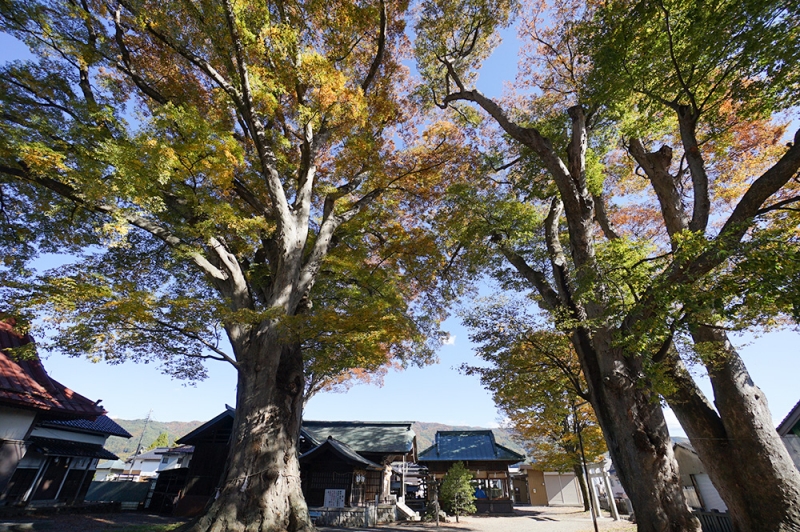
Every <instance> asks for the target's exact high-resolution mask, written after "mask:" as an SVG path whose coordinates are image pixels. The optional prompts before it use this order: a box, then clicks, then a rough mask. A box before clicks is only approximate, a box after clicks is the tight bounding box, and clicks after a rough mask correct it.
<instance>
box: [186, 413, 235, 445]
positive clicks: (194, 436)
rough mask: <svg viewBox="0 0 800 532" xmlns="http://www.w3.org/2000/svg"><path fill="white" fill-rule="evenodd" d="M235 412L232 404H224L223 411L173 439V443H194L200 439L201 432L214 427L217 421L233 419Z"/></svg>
mask: <svg viewBox="0 0 800 532" xmlns="http://www.w3.org/2000/svg"><path fill="white" fill-rule="evenodd" d="M235 413H236V410H235V409H234V408H233V407H232V406H228V405H225V411H223V412H222V413H221V414H219V415H218V416H217V417H215V418H214V419H210V420H208V421H206V422H205V423H203V424H202V425H200V426H199V427H197V428H196V429H194V430H193V431H192V432H190V433H189V434H186V435H185V436H182V437H180V438H178V439H177V440H175V443H190V444H196V443H198V442H199V441H200V439H202V437H203V434H204V433H205V432H206V431H207V430H209V429H212V428H214V425H216V424H217V423H220V422H222V421H225V420H228V419H233V417H234V414H235Z"/></svg>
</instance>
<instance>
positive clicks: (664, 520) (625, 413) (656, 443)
mask: <svg viewBox="0 0 800 532" xmlns="http://www.w3.org/2000/svg"><path fill="white" fill-rule="evenodd" d="M572 338H573V343H574V345H575V348H576V350H577V352H578V355H579V357H580V360H581V364H582V366H583V370H584V374H585V376H586V381H587V383H588V385H589V394H590V397H591V402H592V406H593V407H594V410H595V413H596V414H597V419H598V421H599V423H600V426H601V428H602V429H603V435H604V436H605V439H606V445H607V446H608V450H609V454H610V455H611V459H612V460H613V461H614V464H615V465H616V469H617V474H618V475H619V479H620V482H621V483H622V487H623V488H624V489H625V493H626V494H627V495H628V497H629V498H630V500H631V503H632V504H633V510H634V513H635V515H636V522H637V524H638V530H639V532H668V531H673V532H692V531H695V532H700V522H699V521H698V520H697V518H696V517H694V516H693V515H692V512H691V510H690V509H689V506H688V505H687V504H686V499H685V498H684V496H683V490H682V489H681V486H680V477H679V476H678V464H677V461H676V460H675V455H674V453H673V449H672V441H671V440H670V437H669V432H668V430H667V423H666V421H665V419H664V413H663V411H662V410H661V405H660V401H659V398H658V397H657V396H656V395H655V394H654V393H653V392H652V387H651V386H650V385H649V384H648V382H647V378H646V377H645V376H644V372H643V371H642V367H641V362H640V361H639V359H638V357H636V356H626V354H625V353H624V352H622V351H621V350H619V349H616V348H614V347H612V333H611V331H607V330H600V331H594V334H590V332H589V331H588V330H586V329H579V330H578V331H576V332H575V333H574V334H573V337H572Z"/></svg>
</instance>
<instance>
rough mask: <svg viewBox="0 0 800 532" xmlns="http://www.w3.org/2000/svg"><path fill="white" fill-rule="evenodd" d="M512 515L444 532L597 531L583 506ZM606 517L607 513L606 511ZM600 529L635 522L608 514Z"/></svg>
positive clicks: (400, 528)
mask: <svg viewBox="0 0 800 532" xmlns="http://www.w3.org/2000/svg"><path fill="white" fill-rule="evenodd" d="M514 514H515V515H513V516H510V515H502V516H491V517H489V516H468V517H461V518H459V522H458V523H456V522H451V523H440V527H439V528H440V530H441V532H461V531H463V532H532V531H535V532H594V525H593V524H592V517H591V514H589V512H583V511H581V509H580V508H566V507H556V506H517V507H516V508H514ZM604 514H605V515H606V516H607V515H608V513H607V512H604ZM597 528H598V530H601V531H615V532H634V531H635V530H636V525H634V524H632V523H630V522H628V521H626V520H625V519H624V518H623V519H622V520H621V521H614V520H613V519H611V518H609V517H601V518H599V519H598V522H597ZM320 530H322V531H325V532H333V531H336V532H339V531H341V532H344V531H349V532H355V531H354V529H351V528H350V529H348V528H329V527H322V528H320ZM372 530H374V531H375V532H436V525H435V524H432V523H399V524H396V525H392V526H388V525H387V526H381V527H378V528H376V529H372Z"/></svg>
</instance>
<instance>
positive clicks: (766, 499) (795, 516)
mask: <svg viewBox="0 0 800 532" xmlns="http://www.w3.org/2000/svg"><path fill="white" fill-rule="evenodd" d="M693 336H694V339H695V341H696V342H697V343H698V344H703V343H706V344H707V345H709V344H708V343H711V344H710V345H713V346H714V347H715V348H717V349H718V353H717V354H716V356H715V357H714V360H712V361H711V362H709V363H707V364H706V367H707V369H708V374H709V377H710V379H711V384H712V386H713V389H714V398H715V404H716V408H717V411H718V412H719V413H717V411H715V410H714V408H713V407H712V406H711V404H709V403H708V401H707V399H706V398H705V396H703V394H702V392H700V391H699V389H697V387H696V384H695V383H694V381H693V380H692V378H691V376H689V374H688V372H686V371H685V368H684V367H683V366H682V364H680V365H676V369H675V370H673V374H674V375H673V376H674V377H675V381H676V383H677V386H676V391H675V393H674V394H673V396H671V397H669V398H668V401H669V404H670V406H671V407H672V409H673V411H674V412H675V414H676V416H677V417H678V420H679V421H680V422H681V426H683V428H684V430H685V431H686V434H687V435H688V436H689V440H690V441H691V443H692V447H693V448H694V449H695V451H696V452H697V455H698V457H699V458H700V461H701V462H703V466H704V467H705V469H706V472H707V473H708V475H709V477H710V478H711V482H712V483H713V484H714V487H715V488H716V489H717V491H718V492H719V494H720V497H722V500H723V501H725V504H726V505H727V506H728V512H729V513H730V516H731V520H732V522H733V527H734V530H735V531H736V532H756V531H763V532H779V531H780V532H784V531H786V532H788V531H800V472H798V471H797V469H796V468H795V466H794V463H793V462H792V459H791V457H790V456H789V453H788V451H787V450H786V447H785V446H784V445H783V442H782V441H781V439H780V437H779V436H778V434H777V432H776V431H775V429H774V427H773V422H772V416H771V414H770V412H769V408H768V406H767V401H766V397H765V396H764V394H763V392H762V391H761V390H760V389H759V388H758V387H757V386H756V385H755V384H754V383H753V381H752V379H751V378H750V375H749V374H748V372H747V369H746V368H745V366H744V363H743V362H742V359H741V357H740V356H739V354H738V353H737V352H736V350H735V349H734V348H733V346H732V345H731V344H730V342H729V341H728V338H727V335H726V334H725V333H724V332H723V331H720V330H715V329H712V328H709V327H698V328H697V329H696V330H695V332H694V333H693Z"/></svg>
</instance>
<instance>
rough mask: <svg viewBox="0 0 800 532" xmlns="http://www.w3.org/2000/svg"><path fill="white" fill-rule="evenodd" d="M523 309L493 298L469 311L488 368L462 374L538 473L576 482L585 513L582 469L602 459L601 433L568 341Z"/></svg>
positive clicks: (468, 323) (466, 319)
mask: <svg viewBox="0 0 800 532" xmlns="http://www.w3.org/2000/svg"><path fill="white" fill-rule="evenodd" d="M526 304H527V302H526V301H514V300H512V299H510V298H499V299H498V298H494V299H493V300H492V301H484V302H483V304H481V305H476V306H473V307H471V308H470V309H469V311H467V312H466V313H465V314H464V324H465V325H466V326H467V327H469V328H470V329H471V330H472V333H471V334H470V339H471V340H472V341H473V342H475V343H477V344H478V349H477V355H478V356H479V357H480V358H482V359H483V360H484V361H485V362H488V363H489V365H488V366H485V365H483V366H469V365H464V366H462V368H461V369H462V371H464V372H466V373H467V374H468V375H477V376H479V377H480V379H481V384H483V385H484V386H485V387H486V389H487V390H489V391H490V392H491V394H492V398H493V399H494V402H495V405H497V408H498V409H499V410H500V412H501V413H502V414H503V415H504V416H505V418H506V425H507V426H508V428H509V429H511V431H512V435H513V437H514V439H516V440H517V441H518V442H519V443H520V444H521V445H523V446H524V447H525V450H526V452H527V454H528V456H529V457H530V458H531V462H532V463H533V464H534V466H535V467H537V468H539V469H541V470H543V471H570V472H572V473H574V474H575V476H576V478H577V479H578V482H579V484H580V487H581V493H583V507H584V510H586V511H587V512H588V511H589V510H590V506H589V500H590V499H589V497H590V496H589V491H588V487H587V484H586V476H585V474H584V467H583V465H584V460H585V461H586V462H587V463H594V462H596V461H597V460H598V459H600V458H601V457H602V455H603V454H604V453H606V452H607V449H606V445H605V440H604V439H603V432H602V431H601V430H600V426H599V425H598V423H597V417H596V416H595V414H594V410H592V407H591V404H590V402H589V400H590V397H589V392H588V390H587V388H586V380H585V379H584V378H583V371H582V370H581V365H580V361H579V360H578V356H577V354H576V353H575V349H574V348H573V347H572V345H571V344H570V343H569V339H568V338H566V337H565V336H564V335H563V334H560V333H558V332H557V331H552V330H547V329H545V328H544V327H541V326H539V327H537V322H538V320H537V319H536V318H535V317H534V316H532V315H531V314H530V313H529V312H528V311H527V309H526V308H525V307H526V306H527V305H526Z"/></svg>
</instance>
